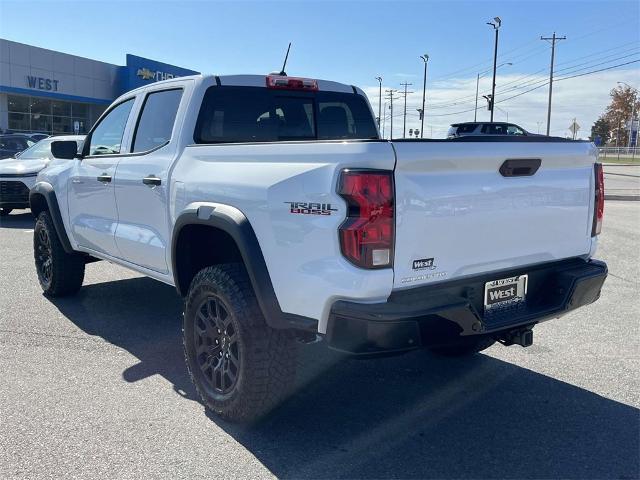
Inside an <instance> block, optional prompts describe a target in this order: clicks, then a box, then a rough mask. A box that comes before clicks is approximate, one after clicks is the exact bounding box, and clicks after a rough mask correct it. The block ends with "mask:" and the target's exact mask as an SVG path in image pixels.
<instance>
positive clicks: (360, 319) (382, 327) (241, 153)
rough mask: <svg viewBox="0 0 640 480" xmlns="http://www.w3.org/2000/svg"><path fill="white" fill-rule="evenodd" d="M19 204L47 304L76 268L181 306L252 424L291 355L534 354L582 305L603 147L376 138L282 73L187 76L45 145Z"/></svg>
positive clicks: (365, 113)
mask: <svg viewBox="0 0 640 480" xmlns="http://www.w3.org/2000/svg"><path fill="white" fill-rule="evenodd" d="M52 150H53V152H54V155H55V156H56V157H57V158H58V159H64V160H55V161H54V162H52V163H51V164H50V165H49V166H48V167H47V168H46V169H45V170H43V171H42V172H41V173H40V174H39V176H38V178H37V183H36V184H35V186H34V187H33V188H32V189H31V192H30V202H31V209H32V211H33V213H34V214H35V215H36V216H37V222H36V226H35V231H34V251H35V252H34V254H35V264H36V268H37V273H38V278H39V281H40V284H41V286H42V288H43V290H44V292H45V294H47V295H51V296H56V295H65V294H72V293H75V292H77V291H78V289H79V288H80V287H81V285H82V281H83V276H84V268H85V264H86V263H87V262H90V261H94V260H96V259H104V260H108V261H111V262H114V263H117V264H120V265H124V266H125V267H128V268H130V269H132V270H135V271H137V272H140V273H142V274H144V275H148V276H149V277H152V278H155V279H157V280H159V281H161V282H165V283H168V284H170V285H175V287H176V288H177V290H178V292H179V293H180V294H181V295H182V296H183V297H185V307H184V320H183V321H184V326H183V327H184V328H183V332H184V348H185V355H186V361H187V366H188V368H189V372H190V374H191V376H192V379H193V382H194V384H195V386H196V388H197V390H198V392H199V394H200V395H201V397H202V399H203V401H204V403H205V404H206V405H207V406H208V407H209V408H210V409H212V410H213V411H215V412H217V413H218V414H220V415H222V416H223V417H225V418H227V419H232V420H250V419H254V418H256V417H258V416H260V415H262V414H263V413H265V412H266V411H268V410H269V409H270V408H272V407H273V406H274V405H275V404H277V403H278V402H279V401H280V400H281V399H283V398H284V397H285V396H286V395H287V393H288V391H289V387H290V386H291V385H292V381H293V379H294V376H295V365H296V362H295V358H294V353H295V351H296V343H297V342H300V341H302V342H312V341H316V340H317V339H321V338H324V339H326V341H327V343H328V344H329V346H331V347H332V348H335V349H338V350H341V351H344V352H349V353H352V354H360V355H371V356H373V355H381V354H389V353H394V352H405V351H408V350H411V349H416V348H430V349H432V350H433V351H435V352H438V353H441V354H445V355H463V354H470V353H474V352H478V351H480V350H482V349H484V348H486V347H488V346H489V345H491V344H492V343H494V342H495V341H498V342H500V343H503V344H505V345H512V344H519V345H522V346H528V345H530V344H531V343H532V341H533V335H532V327H533V326H534V325H535V324H537V323H539V322H542V321H544V320H548V319H552V318H557V317H560V316H562V315H563V314H565V313H567V312H568V311H570V310H573V309H576V308H578V307H580V306H583V305H587V304H589V303H592V302H594V301H595V300H597V298H598V297H599V295H600V290H601V287H602V284H603V282H604V280H605V278H606V275H607V267H606V265H605V264H604V263H602V262H599V261H596V260H592V259H591V257H592V255H593V254H594V252H595V249H596V243H597V235H598V234H599V232H600V228H601V223H602V215H603V205H604V204H603V202H604V187H603V177H602V168H601V165H600V164H598V163H597V162H596V160H597V157H596V148H595V147H594V146H593V145H592V144H590V143H587V142H576V141H567V140H564V139H559V138H549V137H509V136H505V137H465V138H460V139H453V140H424V141H419V140H407V141H401V140H400V141H392V142H391V141H386V140H382V139H380V137H379V133H378V130H377V128H376V126H375V123H374V117H373V115H372V112H371V108H370V106H369V104H368V102H367V99H366V97H365V95H364V93H363V92H362V90H360V89H358V88H356V87H353V86H351V85H343V84H340V83H335V82H330V81H323V80H313V79H306V78H293V77H287V76H282V75H267V76H258V75H242V76H221V77H218V76H193V77H183V78H177V79H172V80H168V81H162V82H157V83H154V84H152V85H149V86H145V87H143V88H140V89H137V90H134V91H131V92H128V93H126V94H124V95H123V96H122V97H120V98H118V99H117V100H116V101H115V102H114V103H113V105H111V107H109V108H108V109H107V110H106V111H105V113H104V114H103V115H102V117H101V118H100V119H99V120H98V122H97V123H96V124H95V125H94V127H93V128H92V130H91V131H90V133H89V134H88V136H87V138H86V141H85V143H84V149H83V151H82V153H81V154H80V155H78V154H77V152H76V143H75V142H64V141H61V142H53V144H52Z"/></svg>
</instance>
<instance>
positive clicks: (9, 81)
mask: <svg viewBox="0 0 640 480" xmlns="http://www.w3.org/2000/svg"><path fill="white" fill-rule="evenodd" d="M196 73H198V72H195V71H193V70H188V69H186V68H181V67H177V66H175V65H168V64H166V63H161V62H157V61H155V60H150V59H148V58H142V57H138V56H136V55H130V54H127V55H126V64H125V65H113V64H110V63H105V62H100V61H97V60H91V59H89V58H84V57H78V56H75V55H69V54H66V53H62V52H56V51H53V50H47V49H45V48H39V47H34V46H31V45H25V44H23V43H17V42H12V41H9V40H4V39H0V133H1V132H42V133H48V134H65V133H66V134H70V133H71V134H72V133H86V132H87V131H88V130H89V129H90V128H91V125H93V123H94V122H95V121H96V120H97V118H98V117H99V116H100V114H101V113H102V112H103V111H104V110H105V108H107V106H108V105H109V104H110V103H111V102H112V101H113V100H114V99H115V98H117V97H118V96H120V95H122V94H123V93H124V92H126V91H129V90H132V89H134V88H138V87H140V86H143V85H147V84H149V83H151V82H155V81H158V80H166V79H168V78H173V77H180V76H184V75H193V74H196Z"/></svg>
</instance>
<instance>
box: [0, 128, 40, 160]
mask: <svg viewBox="0 0 640 480" xmlns="http://www.w3.org/2000/svg"><path fill="white" fill-rule="evenodd" d="M36 142H37V140H34V139H32V138H31V137H30V136H28V135H23V134H20V133H9V134H4V135H0V160H2V159H4V158H12V157H15V155H16V153H20V152H22V151H23V150H26V149H27V148H29V147H30V146H32V145H34V144H35V143H36Z"/></svg>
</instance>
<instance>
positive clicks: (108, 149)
mask: <svg viewBox="0 0 640 480" xmlns="http://www.w3.org/2000/svg"><path fill="white" fill-rule="evenodd" d="M133 100H134V99H133V98H130V99H129V100H126V101H124V102H122V103H121V104H119V105H117V106H116V107H114V108H113V109H112V110H111V111H110V112H109V113H108V114H107V116H106V117H104V118H103V119H102V120H101V121H100V123H99V124H98V126H97V127H96V128H95V130H94V131H93V133H92V134H91V141H90V144H89V155H107V154H111V155H113V154H118V153H120V149H121V147H122V137H123V135H124V127H125V126H126V125H127V119H128V118H129V113H131V107H133Z"/></svg>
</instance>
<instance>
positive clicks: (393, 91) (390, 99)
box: [385, 89, 397, 139]
mask: <svg viewBox="0 0 640 480" xmlns="http://www.w3.org/2000/svg"><path fill="white" fill-rule="evenodd" d="M385 92H386V93H387V95H388V97H387V98H388V99H389V109H390V110H391V133H390V134H389V139H392V138H393V100H394V97H393V94H394V93H396V92H397V90H393V89H389V90H385Z"/></svg>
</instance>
